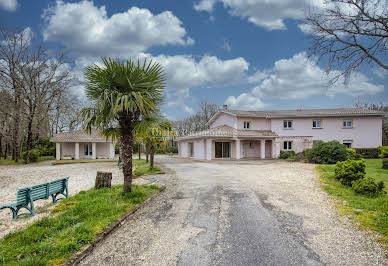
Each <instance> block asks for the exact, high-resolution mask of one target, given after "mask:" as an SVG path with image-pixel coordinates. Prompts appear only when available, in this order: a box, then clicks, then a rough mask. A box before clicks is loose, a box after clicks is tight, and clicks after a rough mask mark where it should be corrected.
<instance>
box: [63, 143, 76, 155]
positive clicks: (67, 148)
mask: <svg viewBox="0 0 388 266" xmlns="http://www.w3.org/2000/svg"><path fill="white" fill-rule="evenodd" d="M66 155H71V157H74V156H75V143H73V142H65V143H62V155H61V158H62V157H64V156H66Z"/></svg>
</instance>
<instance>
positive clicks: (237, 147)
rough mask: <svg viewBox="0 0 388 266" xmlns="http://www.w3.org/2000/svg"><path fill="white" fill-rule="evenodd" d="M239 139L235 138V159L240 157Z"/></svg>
mask: <svg viewBox="0 0 388 266" xmlns="http://www.w3.org/2000/svg"><path fill="white" fill-rule="evenodd" d="M240 148H241V141H240V140H239V139H236V160H240V159H241V150H240Z"/></svg>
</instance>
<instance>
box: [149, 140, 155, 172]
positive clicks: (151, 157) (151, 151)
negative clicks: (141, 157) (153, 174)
mask: <svg viewBox="0 0 388 266" xmlns="http://www.w3.org/2000/svg"><path fill="white" fill-rule="evenodd" d="M154 155H155V146H154V145H151V146H150V169H151V170H152V169H154Z"/></svg>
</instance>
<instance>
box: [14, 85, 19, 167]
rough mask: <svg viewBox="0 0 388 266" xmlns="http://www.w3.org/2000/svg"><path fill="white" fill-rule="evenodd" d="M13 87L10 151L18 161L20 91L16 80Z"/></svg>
mask: <svg viewBox="0 0 388 266" xmlns="http://www.w3.org/2000/svg"><path fill="white" fill-rule="evenodd" d="M13 87H14V90H15V99H14V108H15V114H14V121H13V132H12V133H13V136H12V137H13V152H12V159H13V160H15V161H16V162H18V161H19V158H20V141H19V135H20V116H21V108H20V107H21V102H20V101H21V91H20V89H19V88H18V87H17V86H16V82H13Z"/></svg>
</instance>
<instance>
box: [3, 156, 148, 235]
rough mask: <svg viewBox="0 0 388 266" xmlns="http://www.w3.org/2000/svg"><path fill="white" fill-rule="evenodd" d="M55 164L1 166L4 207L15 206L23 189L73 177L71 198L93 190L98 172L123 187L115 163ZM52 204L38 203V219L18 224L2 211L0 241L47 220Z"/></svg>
mask: <svg viewBox="0 0 388 266" xmlns="http://www.w3.org/2000/svg"><path fill="white" fill-rule="evenodd" d="M51 163H52V161H45V162H40V163H34V164H29V165H9V166H5V165H0V206H2V205H5V204H9V203H13V202H15V200H16V191H17V190H18V189H19V188H22V187H27V186H32V185H37V184H41V183H44V182H47V181H52V180H55V179H58V178H62V177H65V176H70V179H69V185H68V186H69V194H70V195H74V194H76V193H78V192H80V191H81V190H87V189H90V188H91V187H93V186H94V182H95V179H96V173H97V171H107V172H112V184H122V183H123V175H122V173H121V171H119V170H118V167H117V163H115V162H101V163H100V162H99V163H83V164H65V165H52V164H51ZM142 181H144V180H142V179H136V181H135V183H141V182H142ZM50 203H51V198H50V199H48V200H39V201H36V202H34V206H35V209H36V211H37V214H36V215H35V216H34V217H29V216H25V217H22V218H19V219H17V220H12V212H11V210H9V209H6V210H1V211H0V238H2V237H3V236H4V235H6V234H7V233H9V232H11V231H14V230H17V229H20V228H22V227H25V226H26V225H27V224H30V223H32V222H33V221H35V220H37V219H39V218H41V217H43V216H47V215H48V214H49V210H48V209H47V207H48V205H50Z"/></svg>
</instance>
